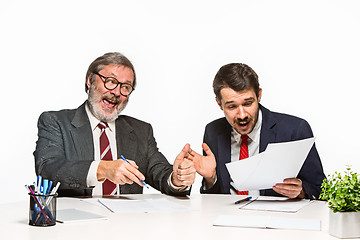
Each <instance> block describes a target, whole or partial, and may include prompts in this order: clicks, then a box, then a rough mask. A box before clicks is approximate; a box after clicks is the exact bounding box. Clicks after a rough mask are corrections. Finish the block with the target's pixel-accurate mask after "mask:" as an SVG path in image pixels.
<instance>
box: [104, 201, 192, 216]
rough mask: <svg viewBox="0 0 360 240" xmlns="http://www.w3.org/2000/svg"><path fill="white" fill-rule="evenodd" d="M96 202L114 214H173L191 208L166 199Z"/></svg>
mask: <svg viewBox="0 0 360 240" xmlns="http://www.w3.org/2000/svg"><path fill="white" fill-rule="evenodd" d="M98 201H99V202H100V203H101V204H103V206H105V207H106V208H107V209H109V210H110V211H112V212H114V213H118V212H122V213H125V212H147V213H148V212H174V211H188V210H191V208H189V207H186V206H184V205H181V204H178V203H175V202H172V201H169V200H168V199H166V198H160V199H145V200H122V199H106V198H101V199H98Z"/></svg>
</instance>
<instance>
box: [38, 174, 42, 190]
mask: <svg viewBox="0 0 360 240" xmlns="http://www.w3.org/2000/svg"><path fill="white" fill-rule="evenodd" d="M41 180H42V177H41V176H38V177H37V191H38V193H39V194H41Z"/></svg>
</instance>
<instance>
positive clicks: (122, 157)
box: [120, 155, 149, 189]
mask: <svg viewBox="0 0 360 240" xmlns="http://www.w3.org/2000/svg"><path fill="white" fill-rule="evenodd" d="M120 157H121V159H122V160H124V161H125V162H127V163H128V164H131V163H129V161H128V160H126V158H124V156H123V155H120ZM140 181H141V182H142V184H144V186H145V187H146V188H147V189H149V186H148V185H146V183H145V182H144V181H143V180H141V179H140Z"/></svg>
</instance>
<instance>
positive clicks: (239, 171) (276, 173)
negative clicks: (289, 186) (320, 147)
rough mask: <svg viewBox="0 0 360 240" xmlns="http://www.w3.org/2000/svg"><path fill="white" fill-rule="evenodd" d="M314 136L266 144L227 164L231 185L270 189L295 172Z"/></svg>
mask: <svg viewBox="0 0 360 240" xmlns="http://www.w3.org/2000/svg"><path fill="white" fill-rule="evenodd" d="M314 142H315V138H308V139H303V140H298V141H292V142H284V143H270V144H269V145H268V146H267V148H266V150H265V151H264V152H262V153H260V154H258V155H255V156H253V157H250V158H247V159H243V160H241V161H236V162H231V163H227V164H226V167H227V169H228V171H229V173H230V176H231V179H232V180H233V185H234V187H235V188H236V189H238V190H260V189H268V188H272V187H273V186H274V185H275V184H276V183H281V182H283V180H284V179H285V178H294V177H296V176H297V174H298V173H299V171H300V169H301V167H302V165H303V163H304V161H305V159H306V157H307V155H308V154H309V151H310V149H311V147H312V145H313V144H314Z"/></svg>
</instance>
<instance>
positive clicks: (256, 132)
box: [230, 109, 262, 197]
mask: <svg viewBox="0 0 360 240" xmlns="http://www.w3.org/2000/svg"><path fill="white" fill-rule="evenodd" d="M261 123H262V113H261V110H260V109H259V115H258V120H257V122H256V124H255V127H254V129H253V130H252V131H251V132H250V133H249V134H248V136H249V139H248V150H249V157H252V156H254V155H257V154H259V147H260V130H261ZM240 146H241V134H240V133H238V132H237V131H236V130H235V129H234V128H233V129H232V131H231V162H235V161H239V156H240ZM230 184H232V182H231V183H230ZM243 190H246V189H243ZM230 193H231V194H237V193H236V192H235V190H233V189H232V188H230ZM259 194H260V192H259V191H258V190H251V191H249V195H252V196H253V197H256V196H259Z"/></svg>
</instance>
